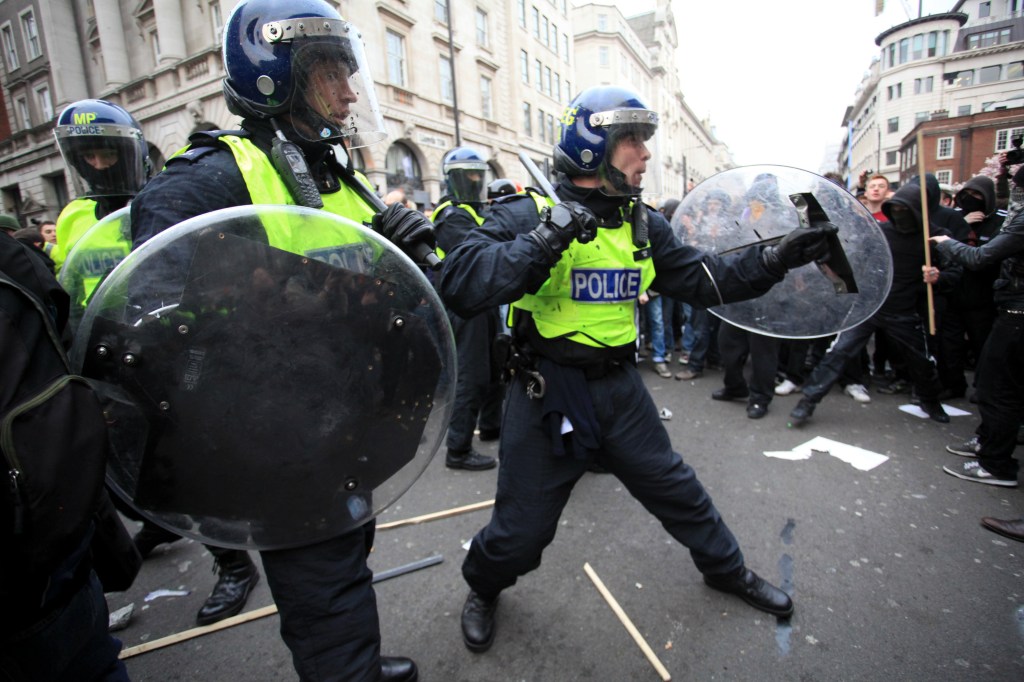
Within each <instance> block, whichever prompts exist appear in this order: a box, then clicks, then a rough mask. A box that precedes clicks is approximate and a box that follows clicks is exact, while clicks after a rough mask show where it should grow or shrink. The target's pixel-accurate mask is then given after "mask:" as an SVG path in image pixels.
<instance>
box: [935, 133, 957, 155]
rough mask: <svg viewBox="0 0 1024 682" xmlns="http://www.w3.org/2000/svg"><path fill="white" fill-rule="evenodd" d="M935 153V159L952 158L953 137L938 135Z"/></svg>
mask: <svg viewBox="0 0 1024 682" xmlns="http://www.w3.org/2000/svg"><path fill="white" fill-rule="evenodd" d="M936 149H937V153H936V154H935V158H936V159H952V158H953V138H952V137H940V138H939V139H938V143H937V146H936Z"/></svg>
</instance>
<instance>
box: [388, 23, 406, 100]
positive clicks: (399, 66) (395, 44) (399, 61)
mask: <svg viewBox="0 0 1024 682" xmlns="http://www.w3.org/2000/svg"><path fill="white" fill-rule="evenodd" d="M387 49H388V82H389V83H391V84H392V85H397V86H399V87H402V88H404V87H405V37H404V36H402V35H401V34H399V33H395V32H394V31H392V30H391V29H388V31H387Z"/></svg>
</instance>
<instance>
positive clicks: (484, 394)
mask: <svg viewBox="0 0 1024 682" xmlns="http://www.w3.org/2000/svg"><path fill="white" fill-rule="evenodd" d="M498 315H499V313H498V311H497V309H495V310H493V311H489V312H486V313H482V314H480V315H477V316H476V317H472V318H469V319H465V318H462V317H458V316H457V315H454V314H453V315H451V316H450V319H451V321H452V328H453V331H454V333H455V345H456V351H457V353H458V359H459V366H458V374H457V377H456V383H455V404H454V405H453V406H452V416H451V419H450V420H449V421H448V436H447V445H448V449H449V450H454V451H455V452H468V451H469V450H470V448H471V447H472V445H473V430H474V429H476V427H477V421H478V419H479V422H480V428H481V429H496V428H499V426H500V424H501V404H502V399H503V398H504V394H505V391H504V386H503V385H502V384H501V382H500V381H499V379H498V376H497V373H496V371H495V369H496V368H495V367H494V363H493V362H492V361H491V349H492V346H493V344H494V338H495V336H497V334H498V330H499V327H500V324H501V321H500V318H499V317H498Z"/></svg>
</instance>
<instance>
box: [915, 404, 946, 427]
mask: <svg viewBox="0 0 1024 682" xmlns="http://www.w3.org/2000/svg"><path fill="white" fill-rule="evenodd" d="M921 409H922V410H924V413H925V414H927V415H928V418H929V419H931V420H933V421H937V422H939V423H940V424H948V423H949V415H948V414H946V411H945V410H944V409H942V403H940V402H939V401H938V400H922V401H921Z"/></svg>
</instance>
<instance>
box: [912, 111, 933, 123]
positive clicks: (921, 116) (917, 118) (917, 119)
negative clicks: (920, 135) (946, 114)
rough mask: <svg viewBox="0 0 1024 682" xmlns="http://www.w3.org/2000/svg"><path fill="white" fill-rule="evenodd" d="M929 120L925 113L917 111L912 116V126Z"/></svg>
mask: <svg viewBox="0 0 1024 682" xmlns="http://www.w3.org/2000/svg"><path fill="white" fill-rule="evenodd" d="M929 118H931V116H929V115H928V112H927V111H919V112H917V113H916V114H914V125H917V124H918V123H924V122H925V121H927V120H928V119H929Z"/></svg>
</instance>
